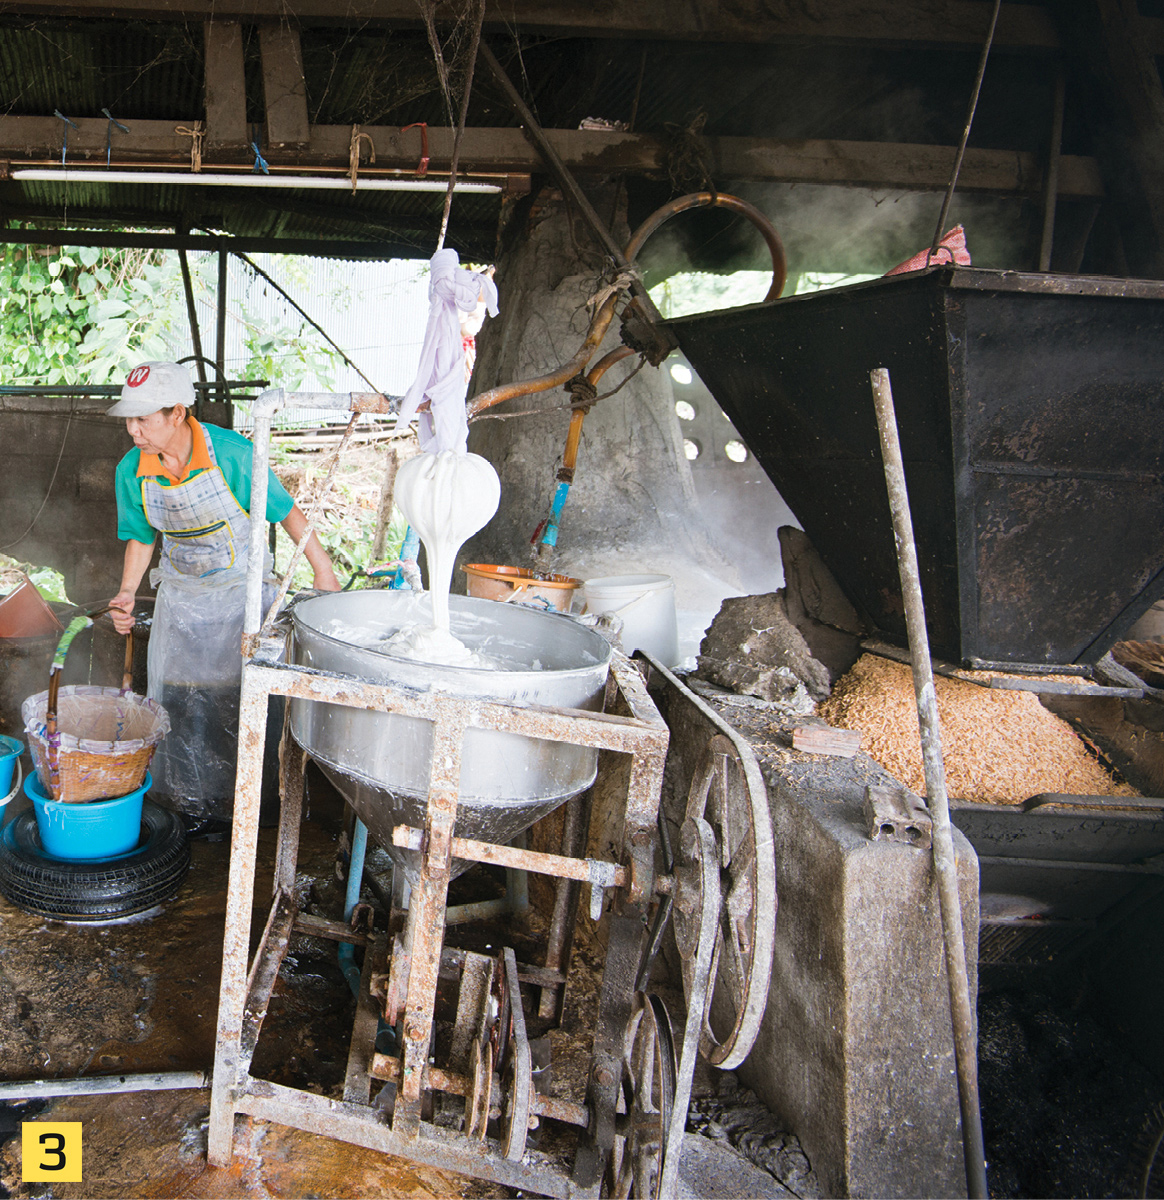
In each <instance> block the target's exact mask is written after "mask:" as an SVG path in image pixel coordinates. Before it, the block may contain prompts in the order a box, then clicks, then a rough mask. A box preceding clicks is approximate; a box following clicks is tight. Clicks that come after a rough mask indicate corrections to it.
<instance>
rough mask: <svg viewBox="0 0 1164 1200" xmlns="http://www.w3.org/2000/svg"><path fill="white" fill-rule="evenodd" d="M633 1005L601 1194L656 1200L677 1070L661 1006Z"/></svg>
mask: <svg viewBox="0 0 1164 1200" xmlns="http://www.w3.org/2000/svg"><path fill="white" fill-rule="evenodd" d="M637 999H638V1005H637V1007H636V1009H635V1012H634V1015H633V1016H632V1017H631V1019H630V1023H629V1024H628V1026H627V1030H626V1038H625V1041H624V1050H623V1068H622V1097H621V1101H620V1104H619V1117H618V1123H617V1126H616V1129H617V1136H616V1138H615V1146H614V1152H613V1153H612V1155H611V1158H610V1162H609V1166H608V1173H607V1179H606V1186H605V1187H604V1189H603V1194H604V1195H606V1196H611V1197H618V1198H619V1200H629V1198H630V1197H635V1198H636V1200H659V1197H660V1186H661V1184H662V1181H663V1150H664V1147H665V1146H666V1143H667V1129H668V1127H669V1126H670V1124H671V1110H672V1106H673V1105H674V1101H675V1077H676V1075H677V1074H678V1065H677V1063H676V1060H675V1043H674V1039H673V1037H672V1033H671V1019H670V1017H668V1015H667V1010H666V1008H665V1007H664V1005H663V1002H662V1000H660V999H659V997H658V996H652V995H645V994H643V993H641V992H640V993H639V994H638V997H637Z"/></svg>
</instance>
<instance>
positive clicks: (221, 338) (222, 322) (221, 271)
mask: <svg viewBox="0 0 1164 1200" xmlns="http://www.w3.org/2000/svg"><path fill="white" fill-rule="evenodd" d="M217 336H218V340H217V342H216V343H215V346H214V358H215V363H216V365H217V367H218V370H217V372H216V374H217V376H218V378H219V379H225V378H226V245H225V243H223V244H221V245H219V247H218V327H217ZM218 399H219V402H220V403H222V402H225V401H226V400H227V394H226V391H225V389H224V388H223V387H222V386H221V384H220V385H219V388H218ZM231 424H232V425H233V424H234V422H233V421H232V422H231ZM252 509H253V505H252Z"/></svg>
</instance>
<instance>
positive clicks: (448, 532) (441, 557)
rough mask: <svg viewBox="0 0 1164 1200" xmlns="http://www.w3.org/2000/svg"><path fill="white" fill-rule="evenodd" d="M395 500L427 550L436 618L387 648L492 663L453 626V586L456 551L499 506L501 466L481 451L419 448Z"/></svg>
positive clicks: (452, 662) (454, 663)
mask: <svg viewBox="0 0 1164 1200" xmlns="http://www.w3.org/2000/svg"><path fill="white" fill-rule="evenodd" d="M395 500H396V505H397V507H398V508H399V509H400V511H401V512H402V513H403V514H404V516H405V519H406V520H407V521H408V523H409V524H410V525H411V526H412V528H413V529H415V530H416V532H417V534H418V536H419V537H420V540H421V541H422V542H423V543H424V549H425V553H426V554H427V555H428V586H429V592H430V593H431V596H432V624H431V625H407V626H405V627H404V628H403V629H401V630H400V631H399V632H398V633H396V634H395V635H394V636H393V637H392V638H391V639H390V640H389V641H388V642H387V643H386V644H385V646H384V649H385V650H387V651H390V652H391V653H394V654H399V655H402V656H404V657H406V658H415V659H417V660H419V661H421V662H429V663H438V664H440V665H442V666H451V667H489V666H492V665H493V664H492V663H491V662H490V661H489V660H488V659H486V658H485V657H484V656H482V655H479V654H477V653H475V652H474V651H472V650H470V649H469V647H468V646H466V645H465V643H464V642H462V641H461V640H460V639H459V638H456V637H454V636H453V634H452V633H451V632H450V631H449V588H450V586H451V584H452V581H453V563H454V562H455V561H456V557H457V551H458V550H460V548H461V546H462V545H463V544H464V543H465V542H466V541H468V540H469V538H471V537H472V536H473V534H475V533H476V532H477V531H478V530H479V529H483V528H484V527H485V526H486V525H487V524H488V523H489V521H490V520H491V519H492V517H493V514H494V513H495V512H496V511H497V505H498V504H499V503H500V501H501V480H500V479H498V477H497V472H496V471H495V470H494V469H493V466H492V464H491V463H489V462H488V461H487V460H486V459H484V458H482V457H481V456H480V455H479V454H459V453H457V451H455V450H444V451H442V452H441V453H440V454H419V455H417V457H416V458H410V459H409V460H408V462H406V463H405V464H404V465H403V466H402V467H401V468H400V470H399V472H398V473H397V476H396V493H395Z"/></svg>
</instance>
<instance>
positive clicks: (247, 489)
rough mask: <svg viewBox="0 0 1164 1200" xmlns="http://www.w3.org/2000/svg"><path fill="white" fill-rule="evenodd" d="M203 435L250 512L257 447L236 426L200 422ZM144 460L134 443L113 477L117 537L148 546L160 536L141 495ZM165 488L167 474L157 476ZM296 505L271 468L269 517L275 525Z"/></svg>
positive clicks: (231, 488) (228, 482) (228, 479)
mask: <svg viewBox="0 0 1164 1200" xmlns="http://www.w3.org/2000/svg"><path fill="white" fill-rule="evenodd" d="M199 428H201V430H202V432H203V434H204V435H205V436H206V437H207V438H208V439H209V440H210V441H211V443H213V445H214V456H215V458H217V459H218V467H219V470H221V471H222V475H223V478H224V479H225V480H226V485H227V487H229V488H230V490H231V491H232V492H233V493H234V498H235V499H236V500H237V501H238V502H239V504H241V505H242V506H243V508H244V509H245V510H246V511H247V512H248V513H249V512H250V511H251V455H252V453H253V451H254V447H253V446H252V445H251V442H250V441H249V439H247V438H245V437H243V435H242V434H241V433H235V432H234V430H233V429H223V428H221V427H220V426H218V425H202V424H200V425H199ZM140 463H141V451H140V450H139V449H138V448H137V447H136V446H134V448H133V449H132V450H130V452H129V453H128V454H127V455H126V456H125V457H124V458H123V459H122V460H121V462H119V463H118V464H117V473H116V476H115V478H114V490H115V491H116V494H117V536H118V537H119V538H120V539H121V540H122V541H123V542H128V541H130V540H133V541H135V542H144V543H145V544H146V545H148V544H149V543H150V542H152V541H153V540H154V538H156V537H157V533H158V531H157V530H156V529H154V527H153V526H152V525H151V524H150V523H149V521H148V520H147V519H146V515H145V507H144V505H143V503H142V498H141V484H142V478H144V477H143V476H139V475H138V473H137V469H138V466H139V464H140ZM201 474H202V470H201V469H199V470H192V471H191V472H190V474H189V475H188V476H187V477H186V478H187V479H193V478H194V477H195V476H196V475H201ZM150 478H152V479H155V480H156V481H157V482H158V483H159V484H160V485H161V486H162V487H172V486H173V484H172V483H171V481H170V479H169V478H168V477H167V476H165V475H154V476H150ZM294 506H295V501H294V500H293V499H292V497H291V494H290V493H289V492H288V491H287V489H286V488H285V487H284V486H283V485H282V484H281V483H280V482H279V480H278V478H277V477H276V475H275V472H274V471H268V476H267V520H268V521H269V522H271V523H272V524H274V523H276V522H278V521H282V520H283V519H284V517H286V516H287V514H288V513H289V512H290V511H291V509H292V508H293V507H294Z"/></svg>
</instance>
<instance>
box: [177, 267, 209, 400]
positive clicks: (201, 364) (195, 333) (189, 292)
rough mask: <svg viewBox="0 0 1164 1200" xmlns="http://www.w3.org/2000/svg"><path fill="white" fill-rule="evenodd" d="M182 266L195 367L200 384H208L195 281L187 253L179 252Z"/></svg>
mask: <svg viewBox="0 0 1164 1200" xmlns="http://www.w3.org/2000/svg"><path fill="white" fill-rule="evenodd" d="M178 261H179V262H180V263H181V265H182V290H183V291H184V292H185V293H186V316H187V318H188V319H189V321H190V337H191V340H192V341H193V342H194V367H195V369H196V370H197V371H198V382H199V383H201V384H205V383H206V362H205V360H204V359H203V357H202V330H201V329H199V327H198V311H197V309H195V307H194V281H193V280H192V279H191V278H190V263H189V262H188V261H187V259H186V251H185V250H179V251H178Z"/></svg>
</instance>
